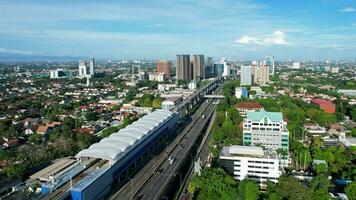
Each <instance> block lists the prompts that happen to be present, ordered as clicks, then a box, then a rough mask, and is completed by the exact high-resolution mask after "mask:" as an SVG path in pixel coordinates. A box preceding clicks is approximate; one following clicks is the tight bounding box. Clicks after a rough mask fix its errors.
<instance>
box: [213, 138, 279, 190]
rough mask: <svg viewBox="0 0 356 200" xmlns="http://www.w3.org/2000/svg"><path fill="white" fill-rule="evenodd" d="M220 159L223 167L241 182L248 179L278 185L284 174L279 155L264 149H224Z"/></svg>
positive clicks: (234, 147)
mask: <svg viewBox="0 0 356 200" xmlns="http://www.w3.org/2000/svg"><path fill="white" fill-rule="evenodd" d="M219 157H220V161H221V165H222V166H223V167H224V168H225V169H226V170H227V171H228V172H229V173H230V174H232V175H233V176H234V179H236V180H239V181H242V180H244V179H248V180H254V181H256V182H258V183H260V184H261V185H265V184H266V182H267V181H272V182H274V183H277V182H278V178H279V176H280V175H281V174H282V172H281V171H280V160H279V157H278V155H277V153H276V152H275V151H267V150H263V148H262V147H249V146H238V145H232V146H229V147H223V148H222V150H221V153H220V156H219Z"/></svg>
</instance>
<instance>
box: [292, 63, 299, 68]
mask: <svg viewBox="0 0 356 200" xmlns="http://www.w3.org/2000/svg"><path fill="white" fill-rule="evenodd" d="M292 69H300V63H299V62H293V64H292Z"/></svg>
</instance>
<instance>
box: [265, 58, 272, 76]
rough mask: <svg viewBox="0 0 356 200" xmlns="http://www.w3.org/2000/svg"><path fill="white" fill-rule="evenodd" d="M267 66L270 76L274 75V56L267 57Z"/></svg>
mask: <svg viewBox="0 0 356 200" xmlns="http://www.w3.org/2000/svg"><path fill="white" fill-rule="evenodd" d="M266 64H267V65H268V68H269V70H268V71H269V74H270V75H274V56H266Z"/></svg>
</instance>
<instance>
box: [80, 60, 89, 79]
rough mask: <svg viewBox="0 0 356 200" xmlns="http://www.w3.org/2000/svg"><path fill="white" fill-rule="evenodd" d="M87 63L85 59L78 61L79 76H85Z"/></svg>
mask: <svg viewBox="0 0 356 200" xmlns="http://www.w3.org/2000/svg"><path fill="white" fill-rule="evenodd" d="M87 74H88V73H87V63H86V62H85V61H82V60H80V61H79V77H85V76H87Z"/></svg>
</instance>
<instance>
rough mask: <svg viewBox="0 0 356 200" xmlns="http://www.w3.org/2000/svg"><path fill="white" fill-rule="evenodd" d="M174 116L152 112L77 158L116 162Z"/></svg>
mask: <svg viewBox="0 0 356 200" xmlns="http://www.w3.org/2000/svg"><path fill="white" fill-rule="evenodd" d="M172 115H173V113H172V112H170V111H166V110H157V111H155V112H152V113H150V114H148V115H146V116H144V117H142V118H141V119H139V120H137V121H136V122H134V123H132V124H131V125H129V126H127V127H126V128H124V129H121V130H120V131H118V132H116V133H113V134H112V135H110V136H109V137H107V138H104V139H102V140H101V141H100V142H99V143H96V144H93V145H91V146H90V147H89V148H88V149H84V150H82V151H80V152H79V153H78V154H77V155H76V156H75V157H76V158H79V157H93V158H101V159H106V160H109V161H112V162H116V161H117V160H119V159H120V158H121V157H122V156H124V155H125V154H126V153H127V152H128V151H129V150H131V149H132V148H134V147H135V146H136V145H138V144H139V143H140V142H141V141H142V140H144V139H145V138H146V137H147V136H148V135H149V134H150V133H151V132H152V131H153V130H154V129H155V128H156V127H158V126H159V125H160V124H162V123H163V122H165V121H166V120H167V119H168V118H170V117H171V116H172Z"/></svg>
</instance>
